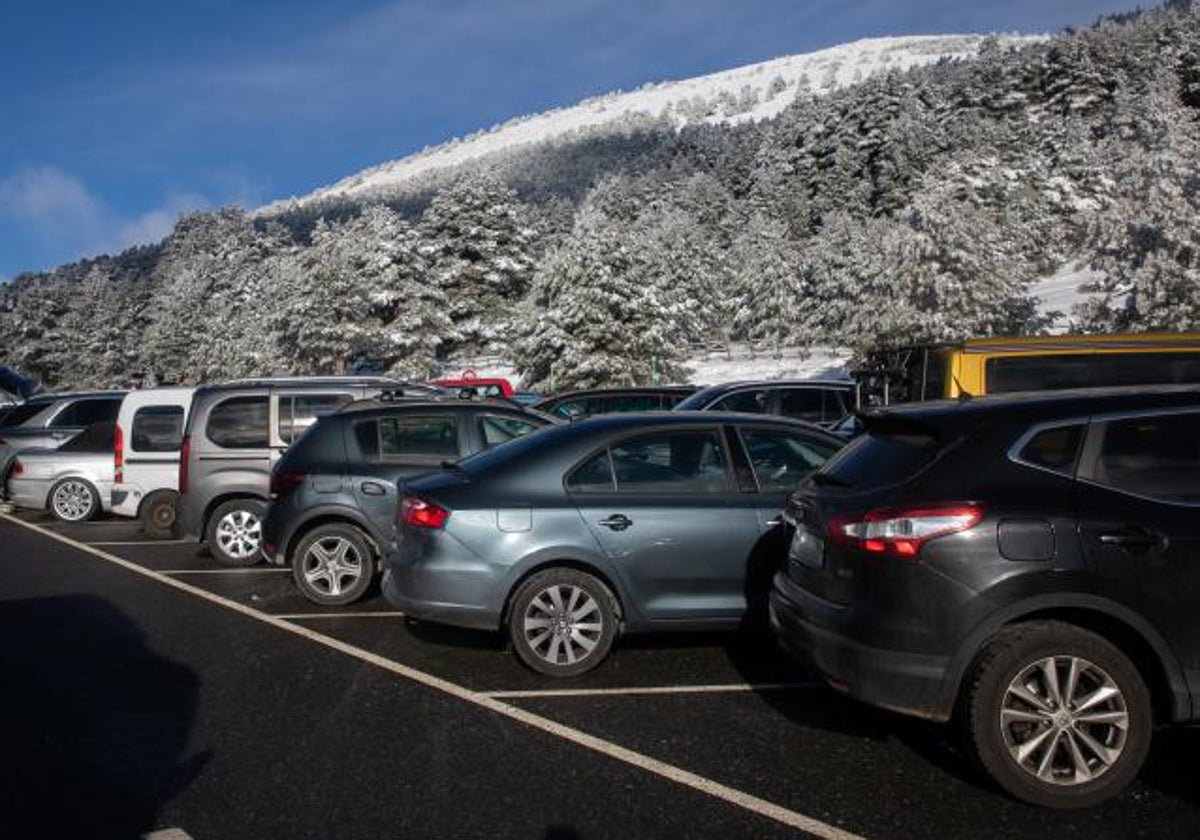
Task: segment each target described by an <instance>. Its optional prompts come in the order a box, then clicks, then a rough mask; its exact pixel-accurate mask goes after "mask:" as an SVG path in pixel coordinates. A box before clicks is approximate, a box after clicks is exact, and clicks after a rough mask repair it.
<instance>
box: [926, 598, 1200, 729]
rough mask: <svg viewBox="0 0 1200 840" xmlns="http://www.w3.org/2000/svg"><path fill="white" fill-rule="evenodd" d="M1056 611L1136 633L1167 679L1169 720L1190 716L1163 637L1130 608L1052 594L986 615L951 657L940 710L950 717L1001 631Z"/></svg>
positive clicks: (1176, 663) (1175, 664)
mask: <svg viewBox="0 0 1200 840" xmlns="http://www.w3.org/2000/svg"><path fill="white" fill-rule="evenodd" d="M1056 610H1083V611H1087V612H1091V613H1097V614H1100V615H1103V616H1106V617H1107V618H1109V619H1112V620H1115V621H1118V622H1120V623H1121V624H1123V625H1125V626H1126V627H1128V628H1129V629H1131V630H1132V631H1133V632H1135V633H1137V634H1138V635H1139V636H1140V637H1141V639H1142V641H1144V642H1145V643H1146V644H1147V645H1148V646H1149V647H1150V648H1151V650H1152V651H1153V652H1154V655H1155V657H1156V658H1157V659H1158V663H1159V666H1160V667H1161V668H1162V670H1163V673H1164V675H1165V676H1166V679H1167V687H1168V690H1169V692H1170V698H1169V699H1170V701H1171V710H1172V717H1173V718H1174V719H1175V720H1176V721H1179V720H1185V719H1189V718H1190V717H1191V716H1192V698H1191V692H1190V691H1189V690H1188V686H1187V681H1186V680H1185V678H1184V673H1183V668H1182V666H1181V665H1180V663H1179V659H1178V658H1177V657H1176V655H1175V653H1174V651H1173V650H1172V649H1171V647H1170V645H1168V644H1167V641H1166V639H1165V638H1163V636H1162V634H1161V633H1159V631H1158V630H1157V629H1156V628H1155V627H1154V626H1153V625H1152V624H1151V623H1150V622H1148V621H1146V620H1145V619H1144V618H1142V617H1141V616H1140V615H1138V613H1136V612H1134V611H1133V610H1131V609H1130V608H1129V607H1126V606H1124V605H1123V604H1120V603H1119V602H1117V601H1113V600H1112V599H1110V598H1106V597H1104V596H1102V595H1097V594H1094V593H1072V592H1053V593H1042V594H1038V595H1033V596H1030V597H1027V598H1022V599H1021V600H1018V601H1015V602H1013V603H1009V604H1007V605H1005V606H1003V607H1001V608H1000V609H998V610H995V611H993V612H991V613H989V614H988V616H987V618H985V619H984V620H983V621H981V622H980V623H979V624H977V625H976V626H975V627H974V628H973V629H972V630H971V631H970V632H969V633H968V634H967V635H966V637H965V638H964V639H963V641H962V643H961V644H960V645H959V647H958V650H957V652H956V653H955V654H954V655H953V656H952V657H951V660H950V667H949V670H948V673H949V675H950V677H951V678H950V679H949V680H947V681H946V683H945V686H944V687H943V689H942V695H941V697H940V698H939V707H940V708H941V709H942V710H944V711H945V712H946V715H947V716H949V714H950V712H951V711H952V710H953V708H954V705H955V703H956V702H957V699H958V695H959V692H960V689H961V687H962V683H963V680H964V678H965V677H966V676H967V670H968V669H969V668H970V666H971V664H972V663H973V662H974V661H975V658H976V656H978V654H979V651H980V650H981V649H982V648H983V645H984V644H985V643H986V642H987V640H988V639H990V638H991V637H992V636H994V635H995V634H996V633H997V632H999V631H1000V630H1001V628H1003V627H1005V626H1006V625H1009V624H1014V623H1018V622H1019V621H1020V620H1022V619H1023V618H1026V617H1030V618H1034V617H1037V616H1039V615H1047V614H1052V613H1053V612H1054V611H1056Z"/></svg>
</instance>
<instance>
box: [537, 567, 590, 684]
mask: <svg viewBox="0 0 1200 840" xmlns="http://www.w3.org/2000/svg"><path fill="white" fill-rule="evenodd" d="M522 632H523V633H524V634H525V642H526V644H528V646H529V648H530V650H532V651H533V652H534V653H535V654H536V655H537V656H539V657H540V658H541V659H543V660H545V661H546V662H548V663H550V664H551V665H574V664H575V663H577V662H581V661H583V660H584V659H586V658H587V657H588V656H590V655H591V654H592V651H593V650H595V648H596V645H597V644H598V643H599V641H600V638H601V635H602V634H603V632H604V622H603V614H602V613H601V611H600V605H599V604H597V603H596V599H595V598H593V597H592V596H591V595H590V594H588V593H587V592H586V591H585V590H584V589H582V588H580V587H578V586H572V585H570V584H555V585H552V586H548V587H546V588H545V589H543V590H542V591H541V592H539V593H537V595H535V596H534V597H533V599H532V600H530V602H529V606H528V607H527V608H526V610H525V615H524V616H523V618H522Z"/></svg>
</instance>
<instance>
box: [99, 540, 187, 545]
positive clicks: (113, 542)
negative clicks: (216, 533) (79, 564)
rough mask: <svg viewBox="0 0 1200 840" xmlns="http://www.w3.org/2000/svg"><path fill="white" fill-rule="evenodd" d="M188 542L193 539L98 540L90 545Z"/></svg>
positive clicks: (175, 543)
mask: <svg viewBox="0 0 1200 840" xmlns="http://www.w3.org/2000/svg"><path fill="white" fill-rule="evenodd" d="M186 542H191V540H112V541H109V540H96V541H95V542H90V543H88V545H183V544H184V543H186ZM197 545H199V543H197Z"/></svg>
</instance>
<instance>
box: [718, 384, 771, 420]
mask: <svg viewBox="0 0 1200 840" xmlns="http://www.w3.org/2000/svg"><path fill="white" fill-rule="evenodd" d="M770 407H771V394H770V392H768V391H767V390H766V389H765V388H757V389H753V390H749V391H738V392H737V393H736V394H730V395H729V396H727V397H722V398H721V399H719V400H717V401H716V402H714V403H713V404H712V406H710V408H711V410H713V411H746V412H749V413H751V414H766V413H767V410H768V409H769V408H770Z"/></svg>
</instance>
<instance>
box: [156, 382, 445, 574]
mask: <svg viewBox="0 0 1200 840" xmlns="http://www.w3.org/2000/svg"><path fill="white" fill-rule="evenodd" d="M385 390H392V391H398V392H402V393H407V394H417V393H423V394H440V393H444V392H443V391H442V390H441V389H440V388H435V387H432V386H426V385H411V384H406V383H403V382H400V381H398V380H395V379H388V378H386V377H353V376H340V377H324V378H322V377H292V378H276V379H254V380H246V381H242V382H230V383H226V384H223V385H215V386H211V387H207V388H199V389H197V391H196V393H195V395H194V396H193V397H192V407H191V411H190V412H188V419H187V427H186V429H185V434H184V438H183V446H182V449H181V451H180V454H179V508H178V519H177V520H176V523H175V533H176V534H178V535H180V536H181V537H182V538H183V539H185V540H193V541H197V542H206V543H207V544H208V546H209V549H210V550H211V551H212V554H213V557H214V558H216V560H217V561H218V562H220V563H223V564H225V565H229V566H249V565H253V564H254V563H257V562H258V561H259V560H260V559H261V558H262V554H261V552H260V550H259V548H260V541H261V533H260V532H261V527H262V517H263V513H264V512H265V511H266V507H267V497H268V491H269V485H270V479H271V468H272V467H273V466H275V463H276V462H277V461H278V460H279V459H280V458H281V457H282V456H283V453H284V452H285V451H286V450H287V448H288V447H289V446H291V445H292V443H293V441H295V440H296V439H297V438H298V437H299V436H300V435H301V433H303V431H304V430H305V429H307V428H308V427H309V426H311V425H312V424H313V423H314V422H315V421H316V419H317V418H318V417H321V416H323V415H326V414H332V413H333V412H335V411H337V410H338V409H339V408H341V407H342V406H345V405H349V404H350V403H351V402H354V401H355V400H361V399H364V398H366V397H371V396H377V395H378V394H380V393H382V392H384V391H385Z"/></svg>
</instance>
